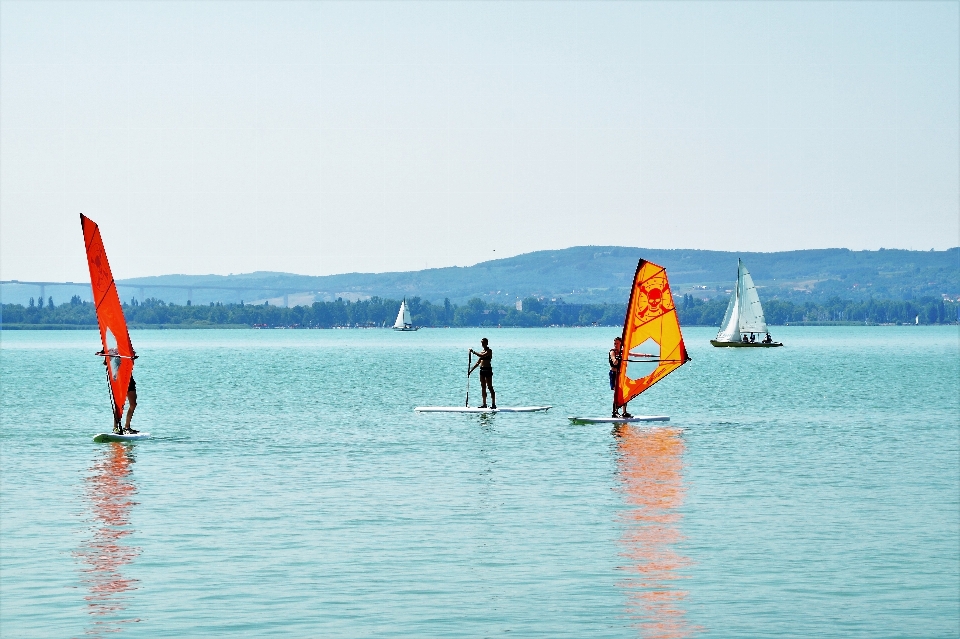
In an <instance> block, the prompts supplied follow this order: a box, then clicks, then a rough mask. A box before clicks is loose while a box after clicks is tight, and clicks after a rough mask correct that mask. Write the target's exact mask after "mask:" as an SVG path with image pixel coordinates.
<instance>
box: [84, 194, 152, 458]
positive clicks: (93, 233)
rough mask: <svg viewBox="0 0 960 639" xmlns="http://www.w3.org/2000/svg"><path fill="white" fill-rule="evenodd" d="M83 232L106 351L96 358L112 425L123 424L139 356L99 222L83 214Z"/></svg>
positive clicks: (105, 436) (106, 437)
mask: <svg viewBox="0 0 960 639" xmlns="http://www.w3.org/2000/svg"><path fill="white" fill-rule="evenodd" d="M80 228H81V229H82V230H83V245H84V248H85V249H86V252H87V266H89V267H90V288H91V289H92V293H93V306H94V309H96V312H97V324H98V325H99V327H100V342H101V343H102V345H103V348H102V349H101V350H100V352H99V353H97V357H101V358H103V363H104V364H105V366H104V368H105V369H106V373H107V390H108V394H109V395H110V406H111V408H113V422H114V424H119V423H120V418H121V417H122V416H123V405H124V403H126V401H127V392H128V391H129V389H130V379H131V378H132V377H133V361H134V360H135V359H136V358H137V354H136V353H135V352H134V351H133V343H132V342H131V341H130V332H129V331H128V330H127V320H126V319H125V318H124V317H123V306H121V304H120V296H119V295H118V294H117V284H116V282H115V281H114V280H113V272H112V271H111V270H110V263H109V262H108V261H107V251H106V249H104V247H103V239H102V238H101V237H100V227H98V226H97V224H96V222H94V221H93V220H91V219H90V218H88V217H86V216H85V215H84V214H83V213H81V214H80ZM149 436H150V435H149V434H148V433H137V434H135V435H117V434H115V433H100V434H99V435H96V436H95V437H94V438H93V440H94V441H96V442H104V441H134V440H137V439H145V438H147V437H149Z"/></svg>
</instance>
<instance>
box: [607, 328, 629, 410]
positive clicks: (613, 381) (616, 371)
mask: <svg viewBox="0 0 960 639" xmlns="http://www.w3.org/2000/svg"><path fill="white" fill-rule="evenodd" d="M607 361H608V362H609V363H610V390H612V391H615V390H617V379H618V378H619V377H620V365H621V364H622V362H623V340H621V339H620V338H619V337H614V338H613V348H611V349H610V352H609V353H607ZM620 412H621V413H622V414H617V409H616V408H614V409H613V414H611V415H610V417H633V415H631V414H630V413H628V412H627V407H626V406H625V405H624V406H622V407H621V408H620Z"/></svg>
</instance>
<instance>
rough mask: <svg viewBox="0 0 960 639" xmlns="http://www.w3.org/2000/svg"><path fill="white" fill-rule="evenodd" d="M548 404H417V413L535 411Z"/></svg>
mask: <svg viewBox="0 0 960 639" xmlns="http://www.w3.org/2000/svg"><path fill="white" fill-rule="evenodd" d="M549 409H550V406H516V407H513V408H509V407H507V408H499V407H498V408H470V407H468V406H417V407H416V408H414V409H413V410H415V411H416V412H418V413H536V412H538V411H544V410H549Z"/></svg>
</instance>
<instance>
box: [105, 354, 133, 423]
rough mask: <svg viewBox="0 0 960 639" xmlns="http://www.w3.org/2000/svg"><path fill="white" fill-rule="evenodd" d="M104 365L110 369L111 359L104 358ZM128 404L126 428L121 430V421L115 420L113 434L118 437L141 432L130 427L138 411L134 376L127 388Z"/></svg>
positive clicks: (121, 410)
mask: <svg viewBox="0 0 960 639" xmlns="http://www.w3.org/2000/svg"><path fill="white" fill-rule="evenodd" d="M134 357H136V353H134ZM103 365H104V366H106V367H108V368H109V366H110V358H109V357H104V358H103ZM127 404H129V408H127V424H126V426H124V427H123V428H121V427H120V420H119V419H116V418H114V419H115V421H114V423H113V432H115V433H116V434H118V435H136V434H137V433H139V432H140V431H138V430H133V428H131V427H130V420H132V419H133V411H135V410H137V382H136V380H134V379H133V376H132V375H131V376H130V385H129V386H127ZM120 413H121V414H122V413H123V408H121V409H120Z"/></svg>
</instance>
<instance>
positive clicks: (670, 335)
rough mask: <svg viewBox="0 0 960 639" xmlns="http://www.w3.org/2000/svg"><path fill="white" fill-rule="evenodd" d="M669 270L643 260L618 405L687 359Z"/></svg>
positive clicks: (627, 322)
mask: <svg viewBox="0 0 960 639" xmlns="http://www.w3.org/2000/svg"><path fill="white" fill-rule="evenodd" d="M689 359H690V358H689V357H688V356H687V349H686V347H685V346H684V344H683V335H682V334H681V333H680V319H679V318H678V317H677V309H676V307H675V305H674V303H673V295H671V294H670V284H669V283H668V282H667V271H666V269H664V268H663V267H662V266H659V265H657V264H654V263H653V262H647V261H645V260H640V262H639V264H637V274H636V276H635V277H634V279H633V290H632V291H631V292H630V303H629V304H628V305H627V316H626V318H625V319H624V322H623V351H622V362H621V364H620V374H619V376H618V378H617V388H616V390H615V391H614V394H613V405H614V408H615V409H616V408H619V407H620V406H623V405H624V404H626V403H627V402H629V401H630V400H631V399H633V398H634V397H636V396H637V395H639V394H640V393H642V392H643V391H645V390H647V389H648V388H650V387H651V386H653V385H654V384H655V383H657V382H658V381H660V380H661V379H663V378H664V377H665V376H667V375H668V374H670V373H671V372H672V371H674V370H675V369H677V368H679V367H680V366H682V365H683V364H685V363H686V362H687V361H689Z"/></svg>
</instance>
